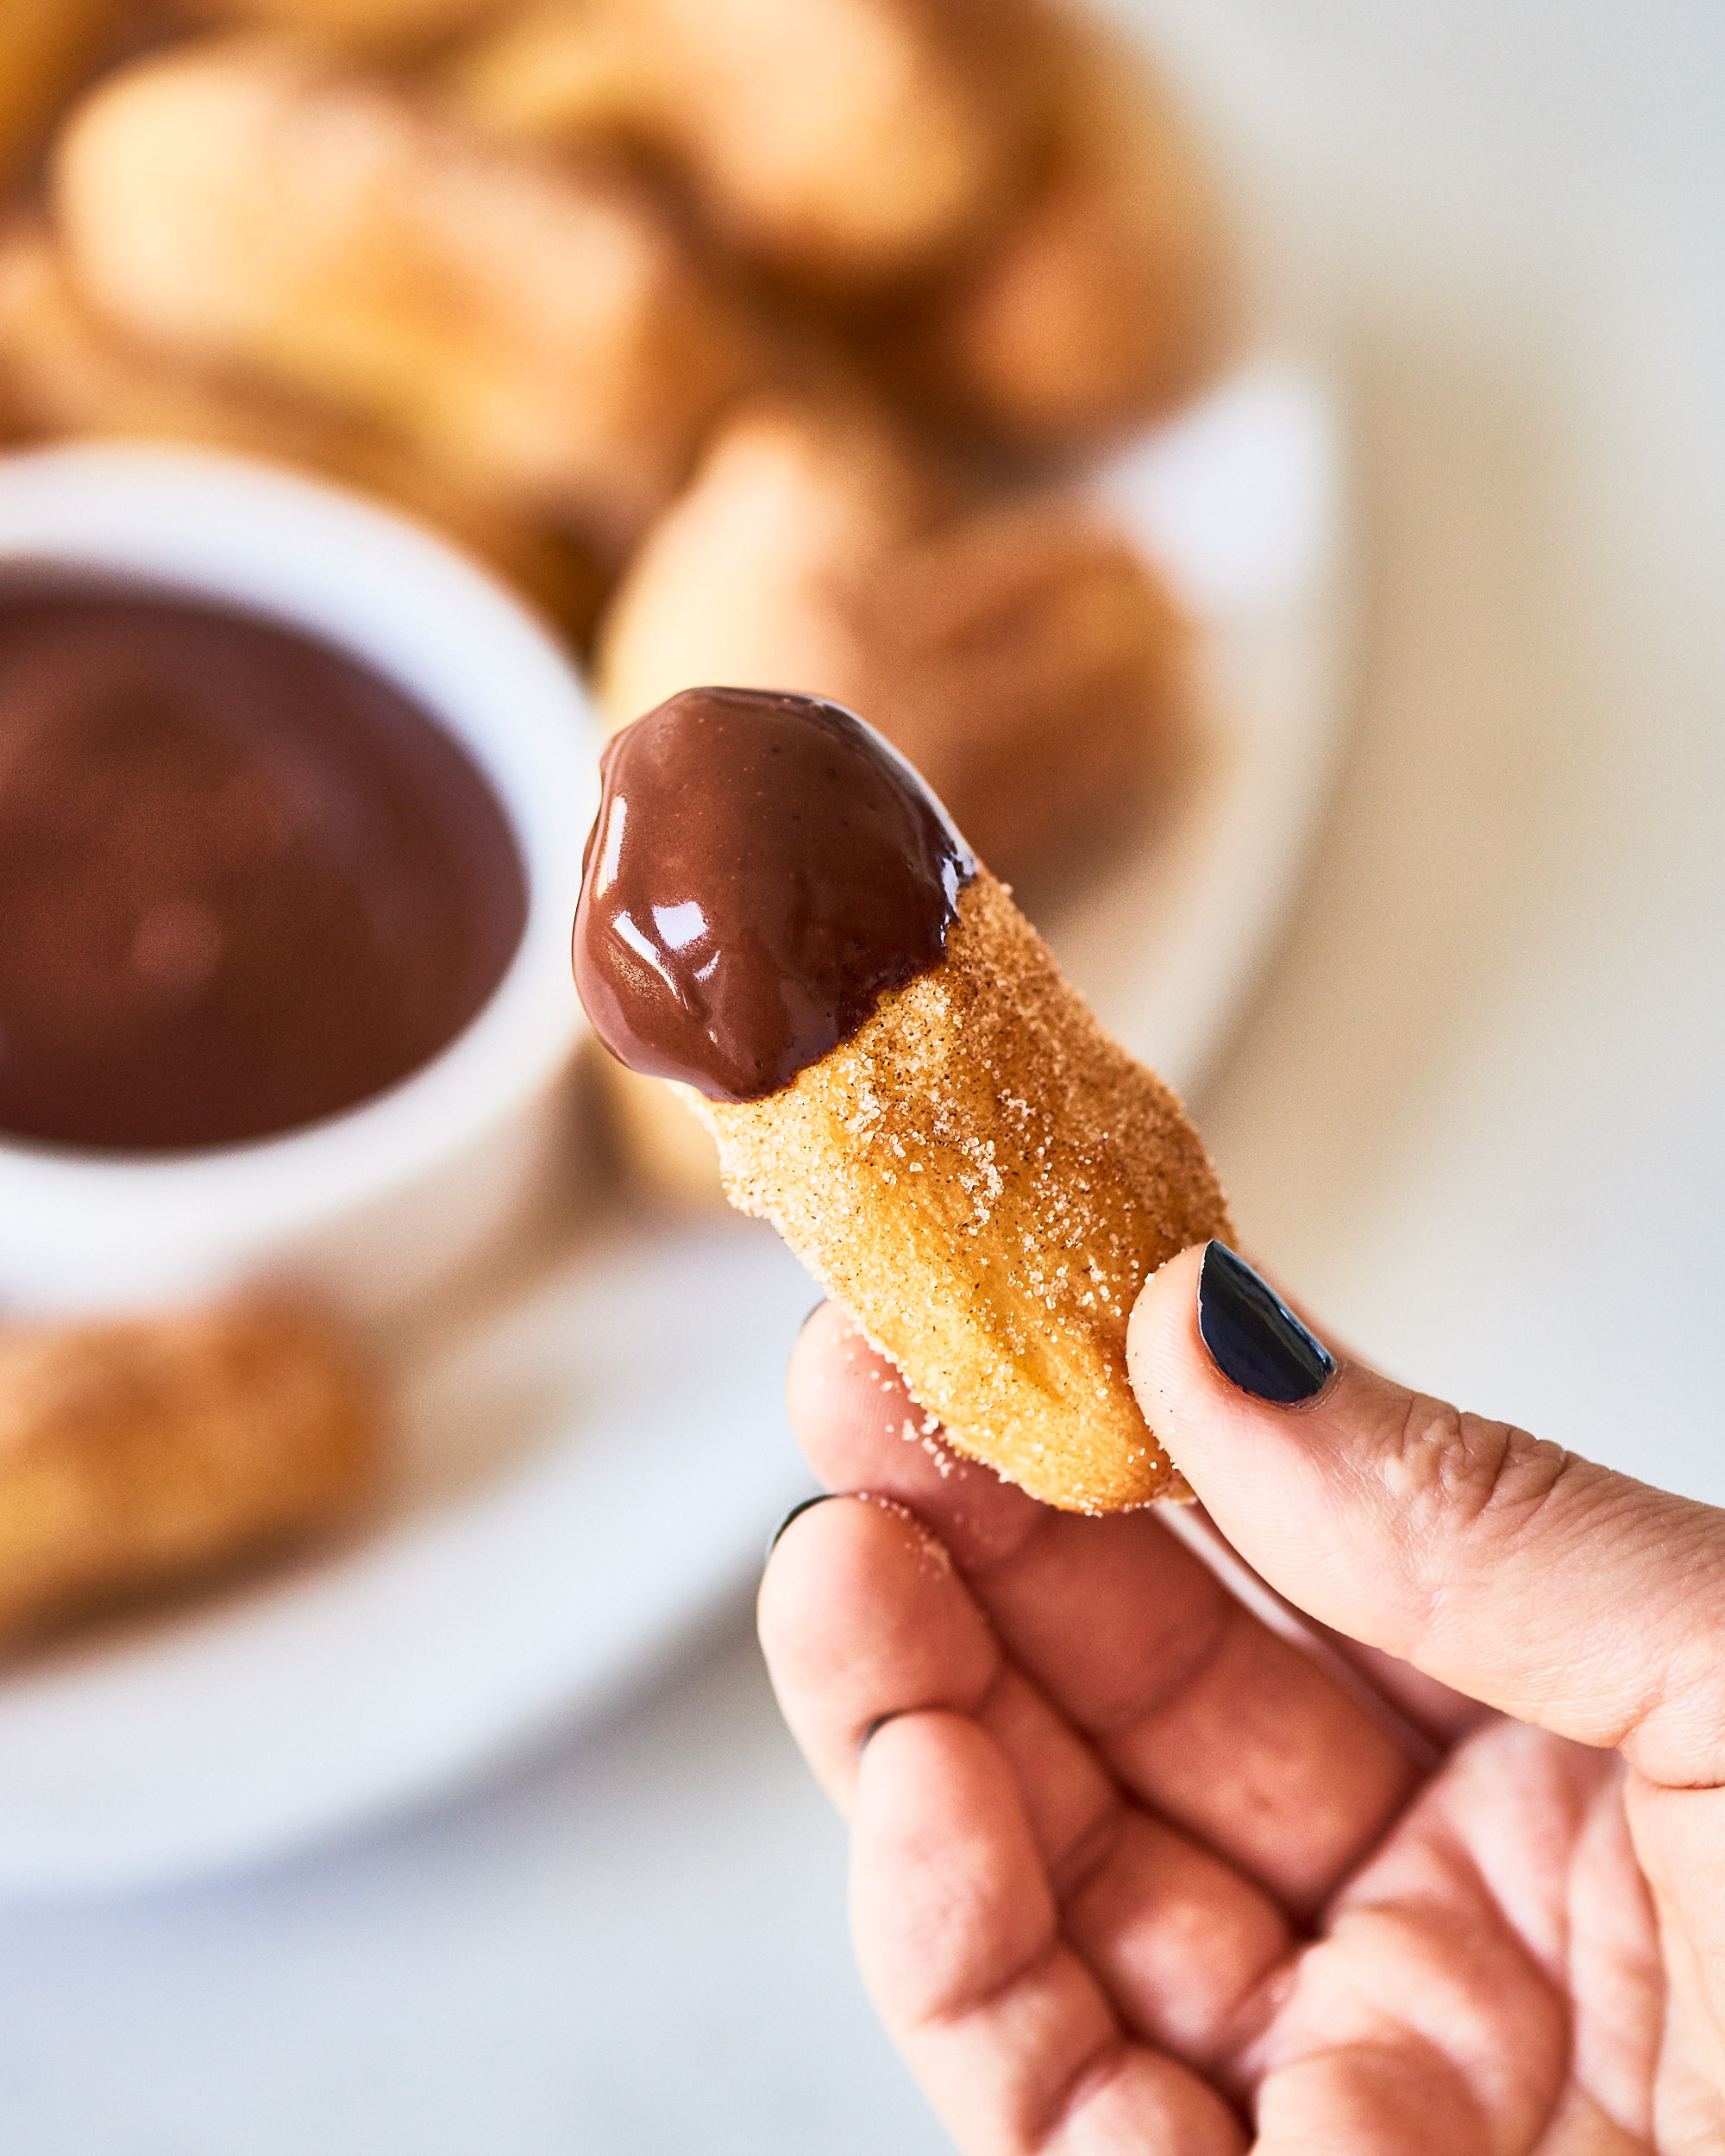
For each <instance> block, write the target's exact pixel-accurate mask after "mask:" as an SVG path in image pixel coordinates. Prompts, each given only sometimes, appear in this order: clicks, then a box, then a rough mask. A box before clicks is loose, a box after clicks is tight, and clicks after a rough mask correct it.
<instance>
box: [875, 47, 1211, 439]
mask: <svg viewBox="0 0 1725 2156" xmlns="http://www.w3.org/2000/svg"><path fill="white" fill-rule="evenodd" d="M1044 35H1045V37H1046V39H1047V41H1048V44H1047V60H1046V66H1047V70H1048V74H1049V79H1050V82H1051V85H1052V90H1053V100H1054V103H1053V117H1052V123H1051V141H1050V145H1049V149H1048V153H1047V165H1046V169H1045V171H1044V177H1043V179H1042V180H1041V182H1040V184H1039V185H1038V189H1037V191H1035V193H1034V194H1033V196H1032V198H1031V199H1030V201H1029V202H1028V203H1027V204H1026V206H1025V207H1024V209H1023V210H1021V211H1020V212H1019V214H1018V216H1016V217H1015V218H1014V220H1013V222H1012V223H1011V224H1010V225H1009V226H1008V227H1007V229H1005V230H1004V231H1003V232H1002V234H1001V235H1000V237H999V239H998V240H997V241H995V242H994V245H993V246H992V248H990V249H989V250H988V252H987V254H985V256H984V258H983V259H982V261H981V262H980V263H979V265H978V266H976V267H975V269H974V270H973V271H972V272H971V273H969V275H968V276H961V277H960V278H959V279H957V280H955V281H954V282H953V283H952V284H950V285H946V286H943V287H941V288H939V289H938V290H936V291H932V292H931V295H930V297H929V298H927V299H926V300H925V302H923V303H922V304H920V305H919V306H914V307H913V308H911V309H909V310H907V311H906V312H905V313H904V314H903V315H901V316H900V318H899V319H898V321H897V322H896V323H892V324H889V325H887V326H885V327H877V329H876V330H875V336H874V342H873V356H874V359H875V362H876V364H877V365H878V366H879V367H881V370H882V371H883V373H884V375H885V377H886V379H888V381H889V382H891V383H892V385H894V388H895V389H896V391H897V392H898V393H899V394H900V395H903V396H906V397H907V398H908V399H909V401H910V402H911V404H913V406H914V407H915V408H916V409H918V410H919V411H921V412H922V413H924V414H925V416H928V417H933V418H935V419H938V420H939V421H941V422H943V423H947V424H950V425H954V426H957V427H958V428H960V429H963V430H965V431H969V432H973V433H978V434H982V435H989V436H994V437H996V438H998V439H999V440H1000V441H1002V442H1006V443H1008V444H1010V445H1011V446H1013V448H1018V449H1020V450H1026V451H1029V452H1032V453H1035V454H1042V453H1046V452H1051V451H1064V450H1069V449H1072V448H1082V447H1083V446H1085V445H1087V444H1090V443H1095V442H1102V441H1106V440H1108V439H1109V438H1111V437H1113V436H1119V435H1120V434H1122V433H1124V432H1126V431H1127V430H1128V429H1131V428H1132V427H1133V426H1135V425H1138V424H1140V423H1143V422H1144V421H1145V419H1147V418H1149V417H1152V416H1154V414H1156V413H1157V412H1158V411H1163V410H1164V409H1165V408H1167V407H1168V406H1169V405H1170V404H1174V403H1176V402H1177V401H1178V400H1179V399H1180V398H1182V397H1184V396H1186V395H1188V394H1189V392H1191V391H1193V390H1194V389H1195V388H1196V387H1197V386H1198V385H1200V384H1201V382H1202V381H1203V379H1205V377H1206V376H1207V375H1208V373H1210V372H1211V371H1212V369H1213V368H1214V367H1215V366H1216V365H1217V363H1218V361H1219V360H1220V358H1221V357H1222V355H1223V353H1224V351H1225V348H1226V343H1227V341H1228V337H1229V335H1230V331H1231V328H1232V317H1233V285H1232V275H1231V263H1230V254H1231V249H1230V245H1229V241H1228V235H1227V231H1226V216H1225V214H1224V210H1223V207H1222V204H1221V200H1220V193H1219V190H1218V186H1217V184H1216V182H1215V180H1214V177H1213V175H1212V173H1211V172H1210V170H1209V167H1208V165H1207V163H1206V162H1205V160H1204V159H1203V157H1202V155H1201V153H1200V151H1199V149H1198V147H1197V146H1196V145H1195V142H1194V141H1192V139H1191V137H1190V135H1189V133H1188V131H1187V129H1186V128H1185V126H1184V124H1183V123H1182V121H1181V119H1180V117H1179V116H1178V115H1177V114H1176V111H1175V110H1174V108H1173V105H1172V103H1171V100H1170V96H1169V93H1168V92H1167V91H1166V90H1165V89H1164V86H1163V85H1161V84H1160V83H1159V82H1158V80H1157V78H1156V77H1155V75H1154V74H1153V73H1152V72H1151V71H1150V69H1149V68H1148V67H1147V66H1145V64H1144V62H1143V60H1141V59H1140V57H1139V56H1138V54H1137V53H1135V52H1134V51H1133V50H1132V48H1131V47H1129V46H1128V45H1126V43H1125V41H1121V40H1118V39H1115V38H1113V37H1112V36H1110V35H1109V34H1107V33H1106V32H1105V31H1104V30H1103V29H1102V28H1101V27H1100V26H1098V25H1095V24H1085V25H1082V26H1081V25H1079V24H1077V23H1076V22H1069V23H1054V22H1051V24H1050V26H1049V27H1048V28H1047V29H1046V30H1045V32H1044ZM863 343H864V345H865V348H866V347H867V346H868V344H869V337H868V335H866V334H865V335H864V336H863Z"/></svg>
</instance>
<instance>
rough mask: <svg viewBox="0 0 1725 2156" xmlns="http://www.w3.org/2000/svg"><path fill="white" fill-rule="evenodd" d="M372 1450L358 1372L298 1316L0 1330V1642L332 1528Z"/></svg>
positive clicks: (374, 1405)
mask: <svg viewBox="0 0 1725 2156" xmlns="http://www.w3.org/2000/svg"><path fill="white" fill-rule="evenodd" d="M382 1442H383V1418H382V1414H381V1412H380V1405H379V1401H378V1396H377V1395H376V1393H375V1391H374V1389H373V1385H372V1382H371V1380H370V1378H369V1376H367V1374H366V1372H365V1371H364V1370H363V1369H362V1368H361V1366H360V1364H359V1363H357V1361H356V1360H355V1358H354V1355H353V1353H352V1351H351V1349H350V1348H349V1347H348V1344H347V1343H346V1341H345V1340H344V1339H343V1338H342V1337H341V1336H340V1335H339V1334H337V1333H336V1332H333V1331H332V1330H331V1329H330V1328H329V1326H327V1325H326V1324H325V1323H324V1322H323V1320H322V1319H317V1318H313V1317H311V1316H309V1315H307V1314H306V1313H302V1312H298V1311H292V1310H285V1309H267V1308H262V1307H258V1308H234V1309H227V1310H212V1311H209V1312H204V1313H196V1314H192V1315H189V1316H185V1317H179V1318H164V1319H153V1320H147V1321H136V1322H131V1323H125V1324H91V1325H75V1326H17V1327H15V1328H11V1329H9V1330H7V1331H5V1332H0V1643H3V1644H6V1645H11V1644H14V1643H16V1642H17V1641H19V1640H21V1639H25V1638H27V1637H28V1636H30V1635H33V1634H34V1633H38V1632H41V1631H42V1630H44V1629H46V1628H47V1627H49V1626H53V1625H54V1624H56V1623H58V1622H60V1621H61V1620H65V1619H67V1618H70V1617H72V1616H76V1615H78V1614H83V1613H84V1612H85V1611H88V1610H91V1609H93V1608H97V1607H100V1606H103V1605H105V1604H109V1603H112V1602H116V1601H122V1600H127V1599H130V1598H133V1597H135V1596H137V1595H141V1594H143V1593H145V1592H147V1591H149V1590H160V1589H163V1588H166V1587H170V1586H173V1585H175V1584H178V1583H181V1582H183V1581H189V1580H191V1579H195V1578H198V1577H199V1576H206V1575H209V1574H210V1573H213V1572H216V1571H218V1570H223V1569H224V1568H226V1567H227V1566H229V1565H230V1564H235V1563H236V1562H238V1561H239V1560H241V1559H242V1558H245V1557H252V1556H254V1555H255V1554H258V1553H260V1552H261V1551H265V1550H267V1549H274V1548H279V1547H281V1546H283V1545H287V1544H290V1543H294V1542H298V1541H301V1540H304V1539H305V1538H306V1537H308V1536H311V1535H315V1534H317V1533H320V1532H326V1531H328V1530H329V1529H331V1528H334V1527H336V1526H341V1525H342V1524H343V1523H345V1522H346V1521H348V1520H351V1519H352V1518H354V1516H355V1514H357V1513H358V1512H359V1511H361V1509H362V1508H363V1507H364V1506H365V1504H366V1503H367V1501H368V1499H369V1498H370V1497H371V1495H372V1493H373V1489H375V1487H376V1484H377V1482H378V1477H379V1472H380V1463H381V1457H382Z"/></svg>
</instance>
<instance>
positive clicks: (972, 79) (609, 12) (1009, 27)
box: [451, 0, 1035, 287]
mask: <svg viewBox="0 0 1725 2156" xmlns="http://www.w3.org/2000/svg"><path fill="white" fill-rule="evenodd" d="M1015 22H1016V16H1014V14H1013V12H1012V11H1011V10H1008V11H1007V13H1006V14H1004V15H1002V14H1001V12H1000V10H999V9H997V8H995V7H994V6H993V5H990V4H987V0H549V4H541V5H538V6H535V7H532V8H530V9H529V10H528V11H527V12H526V13H524V14H523V15H521V16H515V17H511V18H510V19H509V20H508V21H506V22H505V23H504V24H503V25H502V27H501V28H499V30H497V31H496V32H495V33H494V34H492V36H491V37H490V38H488V39H486V40H485V41H482V42H480V44H479V45H478V47H476V49H475V50H474V51H473V52H472V53H469V54H467V55H466V56H465V57H464V58H463V59H462V60H461V61H460V62H459V63H458V65H457V66H456V67H455V71H454V72H453V74H452V78H451V87H452V91H453V94H454V96H455V100H456V102H457V104H458V105H459V107H460V109H461V110H463V111H464V112H465V113H466V114H467V116H468V117H469V118H470V119H472V120H473V121H474V122H476V123H477V124H479V125H480V126H482V127H483V128H486V129H487V130H488V131H490V132H492V133H494V134H496V135H500V136H502V137H505V138H506V139H510V140H514V141H529V142H536V143H553V144H558V145H562V146H574V147H580V146H582V145H591V144H593V143H595V142H598V143H602V144H605V145H607V146H614V147H620V148H622V149H624V150H625V151H630V152H632V153H634V154H637V155H639V156H641V157H643V158H645V159H646V160H649V161H650V162H651V163H653V164H655V166H660V167H662V168H668V170H669V171H670V172H672V173H673V174H674V175H675V176H676V177H677V178H678V179H680V180H681V183H682V184H683V186H684V189H685V192H686V195H687V198H688V199H689V201H690V202H691V204H692V205H693V209H694V211H695V214H696V215H697V216H699V219H700V220H701V221H702V222H704V223H705V224H706V226H707V227H708V228H709V229H711V230H712V231H713V232H715V233H716V234H717V235H718V237H719V238H720V239H721V240H722V241H724V243H725V244H726V245H728V246H729V247H731V248H734V249H735V250H736V251H737V252H738V253H739V254H743V256H745V257H748V258H750V259H752V260H756V261H758V262H761V263H762V264H764V265H767V266H769V267H770V268H771V269H773V270H774V271H775V272H776V273H779V274H780V275H781V276H783V277H785V278H787V279H791V280H792V281H793V282H797V283H802V284H812V285H816V286H819V287H826V286H830V285H835V284H837V285H849V284H852V283H861V284H863V285H872V284H875V283H878V282H879V281H880V280H881V279H894V278H899V277H902V276H904V275H906V273H911V272H913V271H916V270H919V269H923V268H925V267H926V266H929V265H930V264H931V263H932V262H935V261H937V260H941V259H943V258H944V257H946V256H948V255H950V254H951V253H952V252H953V251H954V250H955V249H956V248H958V247H960V246H961V245H963V243H964V242H965V241H967V240H968V239H969V237H970V236H971V235H973V234H974V233H975V231H976V230H978V229H980V228H981V227H982V226H983V225H985V224H986V223H987V222H988V221H989V220H990V218H991V217H992V216H994V215H995V214H996V213H997V212H998V210H1000V208H1001V207H1002V206H1003V205H1004V204H1005V203H1007V201H1008V200H1009V199H1010V198H1011V196H1012V194H1013V191H1014V190H1015V189H1016V188H1017V187H1019V185H1020V184H1021V182H1022V179H1023V178H1024V176H1025V172H1026V167H1027V165H1028V160H1029V155H1030V150H1031V141H1032V137H1031V113H1032V108H1033V104H1034V94H1035V93H1034V90H1033V85H1032V82H1031V80H1030V78H1029V76H1028V74H1027V72H1026V68H1025V66H1023V64H1022V62H1021V60H1019V56H1018V53H1017V43H1018V40H1017V37H1016V35H1015V32H1014V24H1015Z"/></svg>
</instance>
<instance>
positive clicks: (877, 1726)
mask: <svg viewBox="0 0 1725 2156" xmlns="http://www.w3.org/2000/svg"><path fill="white" fill-rule="evenodd" d="M910 1711H911V1710H910V1708H908V1707H895V1708H894V1709H893V1711H892V1713H891V1714H876V1715H875V1719H874V1720H873V1721H871V1722H870V1723H869V1727H867V1728H866V1729H865V1730H864V1731H863V1732H862V1735H861V1736H860V1737H859V1738H858V1739H856V1757H857V1758H859V1759H860V1758H862V1754H863V1753H864V1752H866V1751H867V1750H868V1749H869V1745H871V1744H873V1742H874V1741H875V1738H876V1737H877V1736H879V1734H880V1733H881V1731H882V1730H883V1729H884V1728H885V1727H887V1724H888V1722H895V1721H897V1720H898V1719H899V1717H900V1714H909V1713H910Z"/></svg>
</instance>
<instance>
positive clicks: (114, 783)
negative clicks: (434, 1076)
mask: <svg viewBox="0 0 1725 2156" xmlns="http://www.w3.org/2000/svg"><path fill="white" fill-rule="evenodd" d="M526 912H527V889H526V880H525V876H524V872H523V868H522V864H521V858H520V856H519V854H518V852H517V849H516V844H515V841H514V838H513V836H512V835H511V831H510V829H509V826H508V824H507V823H506V822H505V818H504V815H503V812H502V810H501V809H500V807H499V805H498V802H497V800H496V799H495V798H494V796H493V795H492V792H491V789H490V787H488V785H487V784H486V780H485V779H484V778H483V777H482V776H481V775H480V771H479V769H478V768H477V767H476V766H475V765H474V762H473V761H472V759H471V758H470V757H469V756H468V755H467V752H466V750H465V749H462V748H461V747H460V746H458V744H457V743H455V741H454V740H453V739H452V738H451V737H450V736H449V734H447V733H446V732H445V731H444V730H442V727H441V726H439V725H438V724H436V721H435V720H434V719H433V718H431V717H430V714H429V713H427V712H426V711H423V710H422V709H421V708H420V707H419V706H418V705H417V704H416V703H414V702H413V701H412V700H411V699H410V698H408V697H407V696H405V695H404V694H403V693H402V692H401V691H400V690H398V689H397V688H395V687H393V686H392V685H391V684H390V683H389V682H387V681H386V680H384V679H383V678H382V677H381V676H380V675H379V674H373V672H371V671H370V670H369V668H367V667H365V666H363V665H362V664H361V663H360V662H359V661H355V660H354V659H352V658H349V657H348V656H346V655H343V654H342V652H340V651H338V650H336V649H334V648H333V647H331V646H328V645H325V644H323V643H320V642H317V641H315V640H314V639H313V638H312V637H311V636H307V635H305V634H304V633H302V632H300V631H298V630H292V629H287V628H284V627H279V626H277V625H276V624H273V623H270V622H267V621H265V620H262V619H260V618H257V617H253V616H250V615H248V614H242V613H238V612H234V611H227V610H225V609H223V608H220V607H216V606H213V605H203V604H200V603H198V602H196V601H193V600H189V599H179V598H175V597H173V596H169V595H166V594H161V593H157V592H153V591H150V590H147V589H146V588H143V587H139V586H118V587H116V586H110V585H84V584H73V583H60V584H47V585H44V584H41V583H35V582H33V583H31V584H28V585H24V584H21V585H17V586H13V587H7V586H0V1133H4V1134H6V1135H8V1136H10V1137H13V1138H30V1139H36V1140H43V1141H48V1142H51V1143H55V1144H65V1145H75V1146H82V1147H89V1148H94V1149H96V1150H142V1151H158V1150H166V1149H170V1148H180V1147H198V1146H210V1145H220V1144H231V1143H234V1142H235V1141H238V1140H242V1139H246V1138H263V1137H266V1136H268V1135H270V1134H272V1133H274V1132H278V1131H291V1130H294V1129H297V1128H298V1127H299V1126H301V1125H304V1124H308V1123H313V1122H316V1121H317V1120H319V1119H321V1118H323V1117H325V1116H329V1115H333V1114H335V1113H336V1112H338V1111H340V1110H342V1109H344V1108H348V1107H353V1106H356V1105H357V1104H358V1103H359V1102H361V1101H362V1100H369V1099H371V1098H372V1097H373V1095H374V1094H380V1093H381V1092H383V1091H384V1090H385V1089H386V1087H390V1086H392V1085H394V1084H395V1083H396V1082H397V1081H399V1080H401V1079H403V1078H405V1077H406V1076H408V1075H409V1074H410V1073H411V1072H412V1071H414V1070H416V1069H418V1068H419V1066H420V1065H421V1064H423V1063H424V1062H426V1061H427V1060H428V1059H429V1058H430V1057H431V1056H434V1055H435V1054H436V1052H437V1050H439V1049H441V1048H442V1047H443V1046H444V1045H445V1044H447V1043H448V1042H449V1041H450V1040H452V1039H453V1038H454V1037H455V1035H456V1034H457V1033H458V1032H460V1031H461V1029H462V1027H463V1026H465V1025H467V1022H468V1020H469V1019H470V1018H473V1017H474V1016H475V1015H476V1013H477V1012H479V1010H480V1006H482V1005H483V1004H484V1003H485V1002H486V999H487V998H488V997H489V996H490V994H491V992H492V989H493V988H494V987H496V985H497V983H498V981H499V980H500V979H501V978H502V975H503V973H504V971H505V968H506V967H507V966H508V963H509V962H510V959H511V956H513V954H514V951H515V948H516V945H517V943H518V942H519V941H520V938H521V932H522V929H523V926H524V923H525V920H526Z"/></svg>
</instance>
